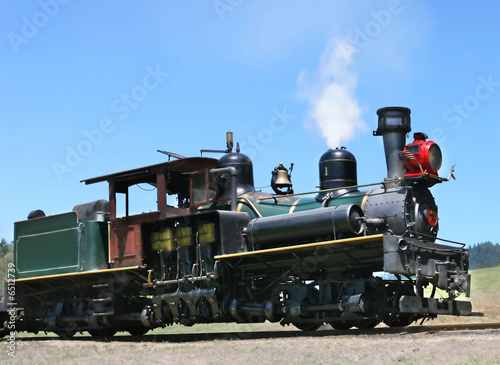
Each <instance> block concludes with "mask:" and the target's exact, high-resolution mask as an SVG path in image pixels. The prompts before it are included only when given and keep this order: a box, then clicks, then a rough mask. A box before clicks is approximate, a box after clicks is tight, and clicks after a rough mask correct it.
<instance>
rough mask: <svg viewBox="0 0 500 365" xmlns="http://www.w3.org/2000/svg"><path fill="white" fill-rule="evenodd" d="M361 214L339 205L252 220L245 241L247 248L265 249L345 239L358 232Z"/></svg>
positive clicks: (360, 225) (355, 206)
mask: <svg viewBox="0 0 500 365" xmlns="http://www.w3.org/2000/svg"><path fill="white" fill-rule="evenodd" d="M362 216H363V211H362V210H361V208H360V207H359V206H358V205H356V204H341V205H336V206H332V207H328V208H318V209H313V210H308V211H302V212H297V213H292V214H282V215H276V216H271V217H263V218H256V219H253V220H251V221H250V222H249V223H248V226H247V229H246V240H247V243H248V244H249V245H250V247H254V248H257V247H258V248H261V249H262V248H268V247H274V246H280V245H283V244H293V243H299V242H312V241H316V239H317V238H324V237H327V236H330V237H332V238H334V239H335V238H338V237H337V234H342V235H348V236H349V237H351V236H355V235H358V234H360V233H361V232H362V230H363V227H362V222H361V220H360V219H359V218H360V217H362Z"/></svg>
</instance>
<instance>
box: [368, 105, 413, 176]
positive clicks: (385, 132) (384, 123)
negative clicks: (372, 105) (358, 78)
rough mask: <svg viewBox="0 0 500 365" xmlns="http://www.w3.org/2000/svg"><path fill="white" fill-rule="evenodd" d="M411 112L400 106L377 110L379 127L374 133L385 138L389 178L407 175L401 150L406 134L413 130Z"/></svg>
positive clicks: (404, 143)
mask: <svg viewBox="0 0 500 365" xmlns="http://www.w3.org/2000/svg"><path fill="white" fill-rule="evenodd" d="M410 113H411V110H410V109H408V108H403V107H398V106H390V107H386V108H382V109H379V110H377V115H378V129H377V130H376V131H374V132H373V135H374V136H382V137H383V139H384V151H385V161H386V164H387V179H388V180H393V179H402V178H403V177H404V175H405V169H404V165H403V161H402V160H401V157H400V156H399V152H400V151H402V150H403V149H404V147H405V145H406V134H407V133H409V132H410V131H411V121H410Z"/></svg>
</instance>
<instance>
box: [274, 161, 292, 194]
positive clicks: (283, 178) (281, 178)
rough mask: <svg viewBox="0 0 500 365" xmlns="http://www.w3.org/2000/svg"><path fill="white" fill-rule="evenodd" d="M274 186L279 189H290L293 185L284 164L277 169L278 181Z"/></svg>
mask: <svg viewBox="0 0 500 365" xmlns="http://www.w3.org/2000/svg"><path fill="white" fill-rule="evenodd" d="M274 184H275V185H276V186H277V187H278V188H289V187H290V186H292V183H291V181H290V179H289V177H288V170H287V169H286V168H285V167H284V166H283V164H282V163H280V164H279V166H278V167H277V168H276V180H275V182H274Z"/></svg>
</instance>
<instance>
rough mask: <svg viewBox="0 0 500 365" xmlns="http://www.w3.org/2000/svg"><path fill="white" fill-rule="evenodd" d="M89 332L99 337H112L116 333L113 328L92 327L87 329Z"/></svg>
mask: <svg viewBox="0 0 500 365" xmlns="http://www.w3.org/2000/svg"><path fill="white" fill-rule="evenodd" d="M89 333H90V335H91V336H92V337H94V338H99V337H113V336H114V335H115V334H116V330H115V329H113V328H105V327H104V328H94V329H91V330H89Z"/></svg>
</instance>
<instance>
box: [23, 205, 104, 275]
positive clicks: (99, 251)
mask: <svg viewBox="0 0 500 365" xmlns="http://www.w3.org/2000/svg"><path fill="white" fill-rule="evenodd" d="M14 240H15V243H14V244H15V247H14V262H15V264H16V279H27V278H36V277H40V276H49V275H60V274H69V273H78V272H85V271H92V270H102V269H106V268H107V263H106V253H105V252H106V251H105V248H106V246H107V225H106V224H105V223H102V222H83V223H79V222H78V215H77V214H76V213H75V212H70V213H64V214H59V215H53V216H48V217H43V218H36V219H31V220H27V221H22V222H17V223H15V224H14Z"/></svg>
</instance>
